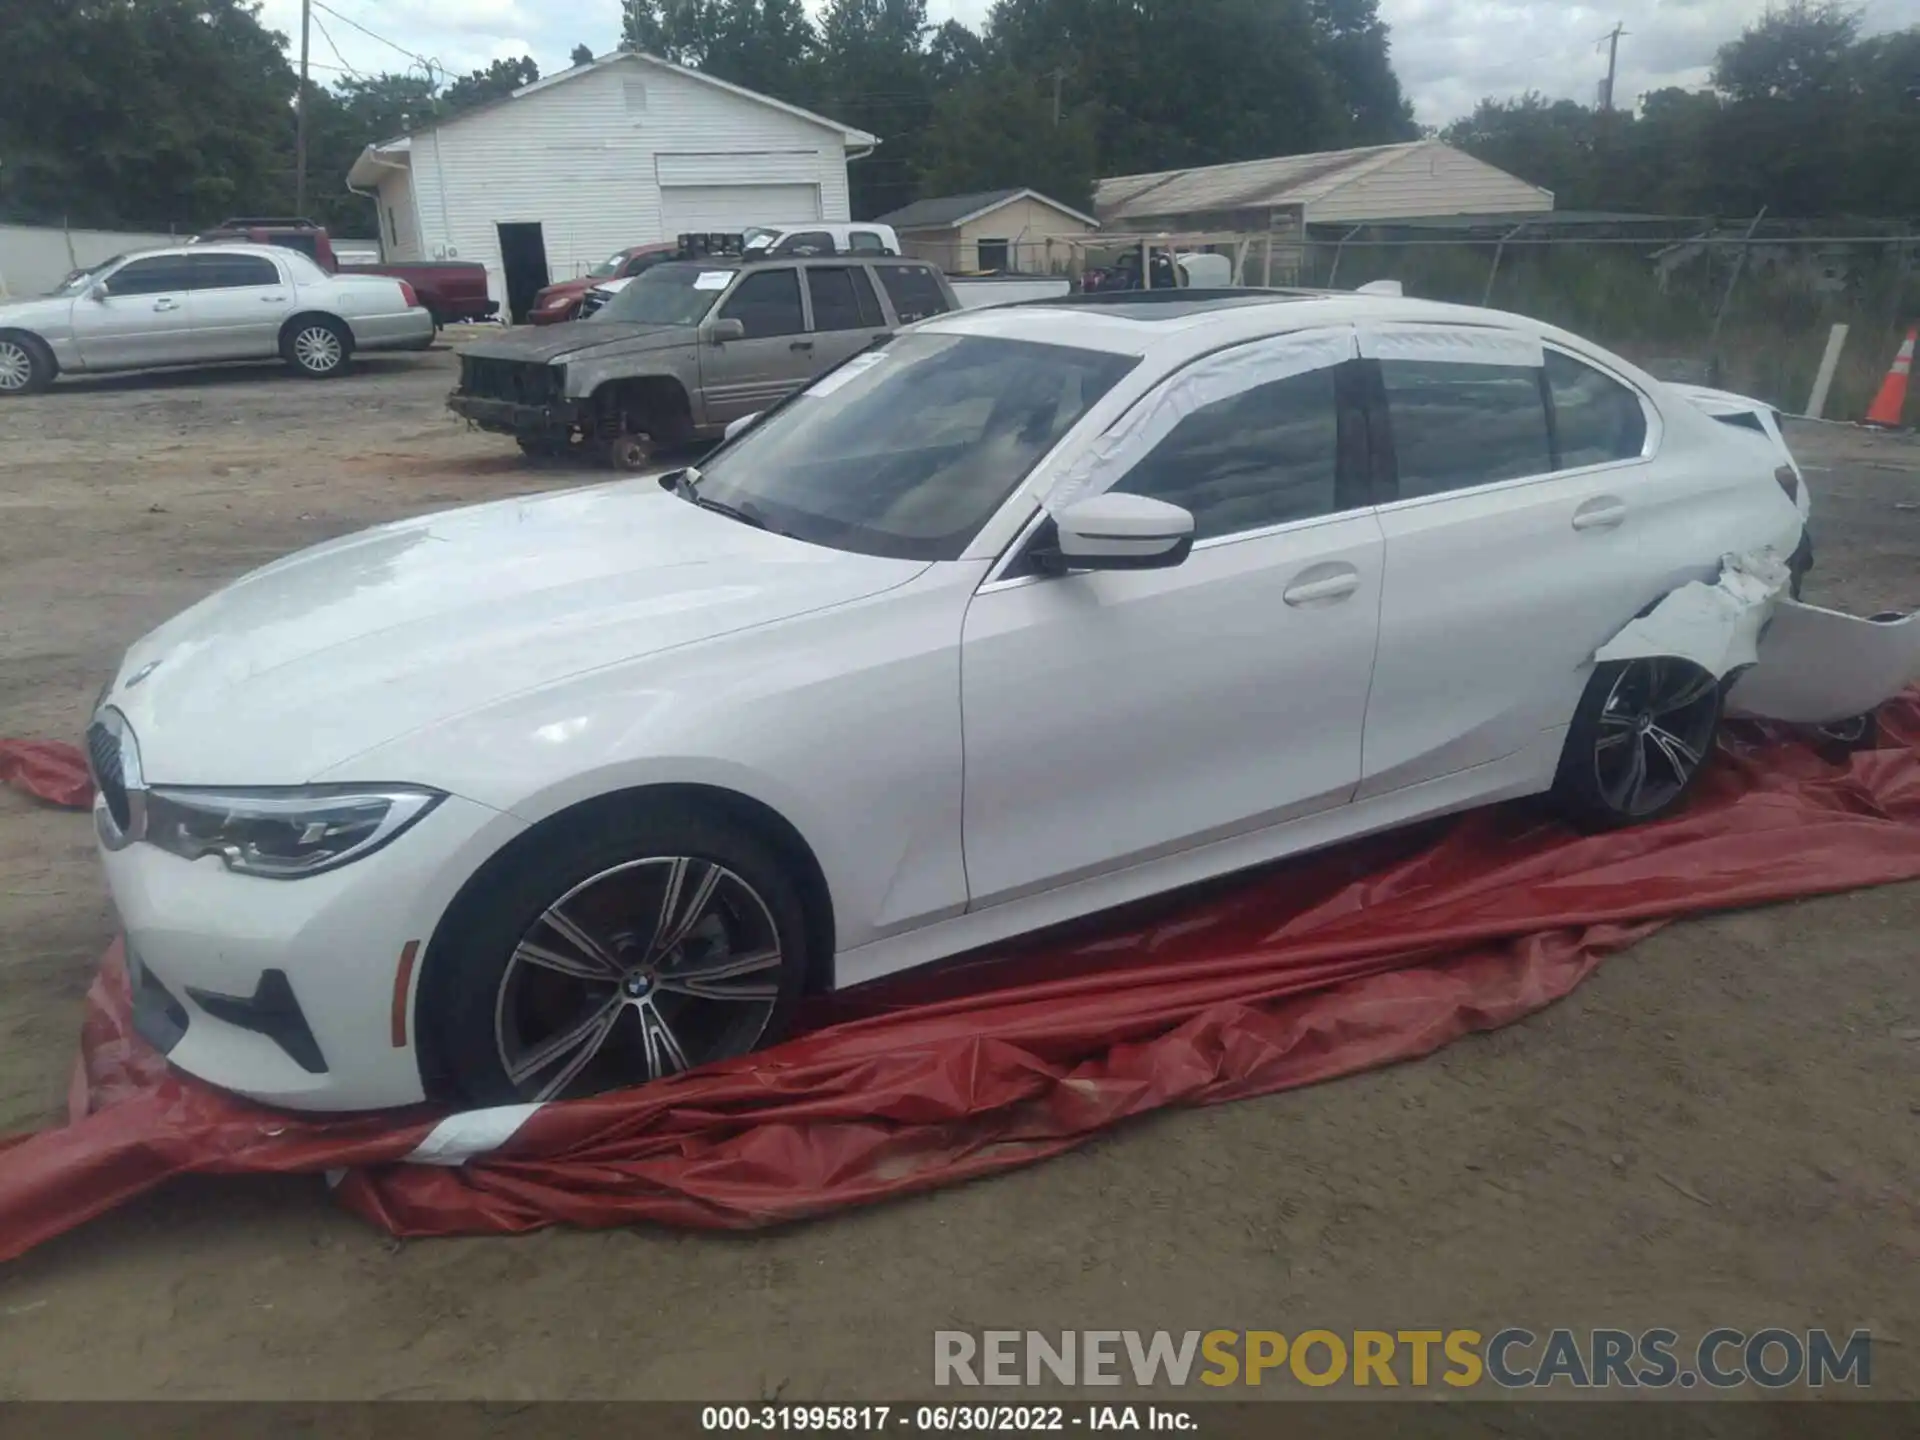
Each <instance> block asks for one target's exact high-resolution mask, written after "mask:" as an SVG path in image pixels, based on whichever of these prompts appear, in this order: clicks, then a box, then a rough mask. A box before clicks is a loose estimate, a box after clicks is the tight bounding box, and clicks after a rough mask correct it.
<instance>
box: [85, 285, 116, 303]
mask: <svg viewBox="0 0 1920 1440" xmlns="http://www.w3.org/2000/svg"><path fill="white" fill-rule="evenodd" d="M111 294H113V290H112V289H111V288H110V287H109V286H108V284H107V282H106V281H104V280H102V281H101V282H100V283H99V284H98V285H95V286H94V287H93V288H92V289H90V290H88V291H87V298H88V299H89V300H98V301H99V302H100V303H101V304H103V305H104V304H105V303H106V301H107V297H108V296H109V295H111Z"/></svg>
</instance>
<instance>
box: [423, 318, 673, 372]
mask: <svg viewBox="0 0 1920 1440" xmlns="http://www.w3.org/2000/svg"><path fill="white" fill-rule="evenodd" d="M698 335H699V332H698V331H697V330H695V329H694V327H693V326H691V325H639V324H619V323H616V322H614V321H611V320H573V321H569V322H568V323H566V324H564V325H546V326H542V327H541V328H540V329H538V330H532V329H528V330H515V331H513V332H512V333H511V334H507V335H502V336H501V337H500V338H499V339H497V340H482V341H480V342H479V343H478V344H474V345H469V346H467V347H466V348H465V349H464V350H462V351H461V352H460V353H461V354H462V355H472V356H474V357H475V358H476V359H481V360H520V361H528V362H532V363H534V364H544V363H546V362H547V361H550V360H560V359H568V360H571V359H574V358H577V357H581V356H589V355H593V354H596V353H598V352H600V351H603V350H616V349H617V350H620V351H622V352H632V351H636V350H671V349H673V348H674V347H675V346H678V345H691V344H693V343H694V341H695V340H696V339H697V338H698Z"/></svg>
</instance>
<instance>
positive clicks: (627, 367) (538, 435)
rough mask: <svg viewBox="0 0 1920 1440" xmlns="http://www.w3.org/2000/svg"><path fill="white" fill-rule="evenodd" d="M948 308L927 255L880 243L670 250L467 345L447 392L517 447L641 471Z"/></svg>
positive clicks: (949, 296) (455, 407) (461, 411)
mask: <svg viewBox="0 0 1920 1440" xmlns="http://www.w3.org/2000/svg"><path fill="white" fill-rule="evenodd" d="M957 308H959V306H958V302H957V301H956V300H955V299H954V297H953V291H952V289H951V287H949V286H948V284H947V282H946V280H945V278H944V277H942V276H941V275H940V273H939V272H938V271H937V270H935V269H934V268H933V267H932V266H930V265H927V264H925V263H923V262H920V261H915V260H903V259H900V258H897V257H892V256H887V257H877V258H873V259H868V258H865V257H856V256H842V257H836V258H834V259H831V260H804V259H791V258H781V259H777V260H754V259H742V258H740V257H739V256H706V257H702V258H700V259H698V260H689V261H670V262H666V263H662V264H656V265H653V266H651V267H650V268H648V269H647V270H645V271H644V272H643V273H641V274H639V275H637V276H635V277H633V278H632V279H631V280H630V281H629V282H628V283H627V284H626V285H625V286H624V287H623V288H622V289H621V290H620V292H619V294H618V295H617V296H615V297H614V299H613V300H611V301H610V302H609V303H607V304H606V305H604V306H602V307H600V308H598V309H596V310H595V311H594V313H593V314H592V315H591V316H590V317H589V318H587V319H584V320H579V321H574V322H572V323H568V324H560V325H549V326H543V327H541V328H539V329H537V330H531V331H515V332H513V333H510V334H507V335H504V336H501V337H499V338H497V339H490V340H485V341H482V342H480V343H479V344H475V345H470V346H468V347H467V348H466V349H465V350H463V351H461V353H460V381H459V384H458V385H457V386H456V387H455V389H454V391H453V393H452V394H451V395H450V396H449V397H448V398H447V407H448V408H449V409H450V410H452V411H453V412H454V414H456V415H459V416H461V417H462V418H464V419H466V420H468V421H471V422H472V423H473V424H475V425H477V426H479V427H480V428H481V429H483V430H489V431H492V432H494V433H496V434H501V435H510V436H512V437H513V438H514V440H515V441H517V442H518V443H519V445H520V448H521V449H522V450H523V451H525V452H526V453H527V454H529V455H532V456H557V455H562V454H567V453H571V452H583V453H587V454H590V455H592V456H593V457H595V458H597V459H599V460H601V461H603V462H604V463H605V464H607V465H609V466H610V467H611V468H613V469H616V470H641V469H644V468H646V466H647V465H649V464H651V463H652V460H653V456H654V455H655V454H656V453H657V452H658V451H660V450H662V449H667V448H671V447H673V446H676V445H683V444H685V443H687V442H688V441H692V440H697V439H718V438H719V437H720V436H721V435H722V434H723V432H724V431H725V429H726V427H727V426H728V425H729V424H731V423H732V422H733V421H735V420H738V419H739V418H741V417H742V416H744V415H751V414H754V413H756V412H758V411H762V410H766V409H768V408H770V407H772V406H774V405H776V404H778V403H779V402H780V401H781V400H783V399H785V398H786V397H787V396H788V395H790V394H792V393H793V392H794V391H795V390H798V389H800V388H801V387H802V386H804V385H806V384H807V383H808V382H809V381H811V380H813V379H814V378H816V377H817V376H820V375H822V374H825V373H826V372H827V371H829V370H832V369H833V368H834V367H835V366H837V365H839V364H840V363H841V362H842V361H844V360H847V359H849V358H851V357H852V356H854V355H856V354H858V353H859V352H860V351H862V350H865V349H867V348H868V347H869V346H871V345H873V344H875V343H876V342H879V341H884V340H885V339H887V338H888V337H889V336H891V335H892V334H893V332H894V331H895V330H897V329H898V328H899V327H900V326H902V325H905V324H910V323H912V322H913V321H916V320H920V319H924V318H926V317H927V316H929V315H937V314H945V313H946V312H948V311H950V310H954V309H957Z"/></svg>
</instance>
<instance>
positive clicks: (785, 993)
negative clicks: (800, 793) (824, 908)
mask: <svg viewBox="0 0 1920 1440" xmlns="http://www.w3.org/2000/svg"><path fill="white" fill-rule="evenodd" d="M475 892H476V893H475V894H474V896H473V897H472V900H471V901H470V902H462V904H461V905H460V906H459V907H458V909H457V911H456V913H455V915H454V916H453V917H451V918H450V920H449V923H448V925H447V926H446V927H445V933H444V934H443V935H440V936H437V937H436V938H435V941H434V946H433V951H432V953H431V954H430V956H429V959H428V965H427V972H426V975H425V976H424V977H423V984H422V988H421V1007H422V1015H421V1019H420V1025H421V1028H422V1029H428V1028H430V1029H431V1030H432V1033H433V1035H434V1037H435V1042H436V1043H435V1050H436V1058H437V1059H438V1060H439V1062H440V1064H441V1066H442V1068H444V1069H445V1070H446V1071H447V1072H448V1073H447V1079H448V1080H449V1081H450V1082H451V1084H452V1086H453V1087H454V1088H455V1089H456V1090H457V1091H458V1092H459V1093H460V1095H461V1096H462V1097H463V1098H465V1099H466V1100H467V1101H468V1102H469V1103H472V1104H476V1105H498V1104H507V1103H514V1102H526V1101H546V1100H555V1099H562V1098H566V1097H570V1096H579V1095H590V1094H594V1093H597V1092H599V1091H602V1090H611V1089H616V1088H619V1087H622V1086H628V1085H638V1084H642V1083H645V1082H646V1081H649V1080H658V1079H661V1078H663V1077H664V1076H667V1075H672V1074H676V1073H678V1072H680V1071H683V1070H690V1069H692V1068H694V1067H695V1066H698V1065H704V1064H708V1063H710V1062H712V1061H715V1060H722V1059H728V1058H731V1057H733V1056H737V1055H744V1054H746V1053H747V1052H749V1051H751V1050H755V1049H758V1048H760V1047H761V1046H763V1045H766V1044H769V1043H771V1042H772V1041H774V1040H776V1039H778V1038H780V1036H782V1035H783V1034H784V1033H785V1031H786V1029H787V1027H788V1025H789V1024H790V1023H791V1021H792V1017H793V1012H794V1009H795V1007H796V1006H797V1005H798V1003H799V1000H800V993H801V989H802V982H803V977H804V976H805V974H806V954H805V949H806V939H805V935H806V928H805V924H804V913H803V910H802V907H801V902H800V898H799V895H798V892H797V891H796V890H795V888H794V885H793V883H792V882H791V880H789V879H788V877H787V874H786V871H785V868H784V866H783V865H782V864H781V862H780V859H779V857H778V855H777V853H776V851H775V850H774V848H773V847H771V846H769V845H767V844H766V843H765V842H763V841H762V840H761V839H760V838H759V837H758V836H757V835H756V834H754V833H753V832H752V831H751V830H748V829H746V828H744V827H741V826H739V825H736V824H734V823H732V822H730V821H727V820H724V819H721V818H719V817H716V816H714V815H711V814H709V813H707V812H704V811H701V810H698V809H692V808H683V807H677V806H676V807H663V808H661V809H659V810H649V811H643V812H638V813H621V814H605V815H601V816H599V817H596V818H595V819H593V820H591V821H588V822H583V823H581V824H579V825H577V826H575V827H574V828H572V829H569V830H566V831H564V832H561V833H557V834H553V835H549V836H546V837H543V839H542V840H541V841H540V843H538V844H537V845H530V846H527V847H525V848H524V849H523V851H522V853H521V854H520V856H519V857H517V859H515V860H513V861H510V862H509V863H508V865H507V867H506V870H505V873H503V874H500V875H497V876H490V877H488V880H487V883H486V884H485V885H484V886H477V887H475Z"/></svg>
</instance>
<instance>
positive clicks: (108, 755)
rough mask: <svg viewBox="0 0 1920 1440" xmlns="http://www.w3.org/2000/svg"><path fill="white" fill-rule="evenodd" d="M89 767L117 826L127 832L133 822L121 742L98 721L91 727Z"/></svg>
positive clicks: (88, 752)
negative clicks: (128, 800) (122, 764)
mask: <svg viewBox="0 0 1920 1440" xmlns="http://www.w3.org/2000/svg"><path fill="white" fill-rule="evenodd" d="M87 763H88V765H89V767H90V768H91V769H92V770H93V783H94V786H95V788H97V789H98V790H99V791H100V796H101V798H102V799H104V800H105V801H106V802H107V813H108V814H110V815H112V816H113V823H114V824H116V825H118V826H119V827H120V828H121V829H122V830H125V829H126V828H127V826H128V825H129V824H131V823H132V820H133V812H132V811H131V810H130V809H129V808H128V806H127V781H126V775H125V773H124V771H123V770H122V769H121V765H120V741H119V739H118V738H117V737H116V736H115V735H114V733H113V732H112V731H111V730H109V729H107V727H106V726H105V725H103V724H101V723H100V722H99V721H98V720H96V721H94V722H93V724H91V725H89V726H88V727H87Z"/></svg>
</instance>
